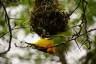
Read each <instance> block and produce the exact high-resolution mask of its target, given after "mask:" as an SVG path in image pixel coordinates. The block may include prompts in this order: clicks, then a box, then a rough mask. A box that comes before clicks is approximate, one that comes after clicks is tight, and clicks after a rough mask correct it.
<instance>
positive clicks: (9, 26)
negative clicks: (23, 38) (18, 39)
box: [0, 1, 12, 55]
mask: <svg viewBox="0 0 96 64" xmlns="http://www.w3.org/2000/svg"><path fill="white" fill-rule="evenodd" d="M0 3H1V5H2V7H3V9H4V12H5V16H6V18H5V19H7V25H8V29H9V33H10V38H9V47H8V49H7V50H5V51H3V52H1V53H0V55H2V54H6V53H7V52H8V51H10V49H11V41H12V30H11V25H10V18H9V16H8V14H7V11H6V8H5V5H4V4H3V2H1V1H0Z"/></svg>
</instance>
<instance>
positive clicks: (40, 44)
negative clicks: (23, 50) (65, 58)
mask: <svg viewBox="0 0 96 64" xmlns="http://www.w3.org/2000/svg"><path fill="white" fill-rule="evenodd" d="M33 44H34V45H35V47H36V48H37V49H38V50H40V51H43V52H46V53H50V54H54V53H55V52H56V48H54V47H53V46H54V43H53V42H52V41H50V40H47V39H44V38H40V40H38V41H37V42H35V43H33Z"/></svg>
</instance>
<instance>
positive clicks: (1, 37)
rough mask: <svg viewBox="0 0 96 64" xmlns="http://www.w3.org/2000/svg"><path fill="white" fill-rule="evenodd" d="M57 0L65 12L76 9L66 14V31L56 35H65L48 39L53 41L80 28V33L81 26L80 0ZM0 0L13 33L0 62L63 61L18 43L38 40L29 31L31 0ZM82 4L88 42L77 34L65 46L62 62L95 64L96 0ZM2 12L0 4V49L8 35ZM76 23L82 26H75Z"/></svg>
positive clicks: (58, 63)
mask: <svg viewBox="0 0 96 64" xmlns="http://www.w3.org/2000/svg"><path fill="white" fill-rule="evenodd" d="M58 1H59V7H60V8H61V9H64V11H65V12H67V13H70V12H72V11H74V10H75V9H76V10H75V11H74V12H73V13H72V14H71V15H70V19H69V21H68V26H69V30H68V31H67V32H64V33H63V34H60V35H64V36H66V37H63V38H62V39H63V40H62V39H61V37H60V38H58V37H53V39H52V40H53V41H54V42H56V44H60V43H62V42H64V41H65V40H66V39H68V38H69V37H71V36H72V35H73V34H75V33H76V34H77V33H78V32H80V31H79V30H80V29H81V28H82V32H81V33H83V30H84V29H85V28H84V26H82V13H83V12H82V2H80V0H58ZM84 1H85V0H84ZM1 2H3V4H4V6H5V7H6V11H7V13H8V16H9V19H10V24H11V28H12V35H13V36H12V43H11V49H10V51H8V52H7V53H6V54H5V55H0V64H63V63H62V62H61V61H60V59H59V56H58V55H51V54H48V53H44V52H41V51H38V50H37V49H32V48H31V47H26V44H25V43H22V42H29V43H34V42H36V41H38V40H39V39H40V36H38V35H37V34H36V33H35V32H32V31H30V22H29V20H30V16H31V11H32V10H33V7H34V4H35V0H1ZM86 3H87V7H86V19H87V23H86V24H87V30H89V31H88V34H87V35H88V39H89V40H90V41H91V43H88V42H86V40H85V39H86V37H85V35H84V36H80V37H78V39H77V40H76V41H71V42H70V43H68V45H65V46H64V55H65V59H66V60H65V62H66V63H65V64H96V31H95V30H96V0H86ZM79 5H81V6H79ZM77 7H78V8H77ZM5 14H6V13H5V12H4V9H3V7H2V4H1V3H0V52H3V51H4V50H7V48H8V44H9V43H8V42H9V38H10V36H9V35H10V33H9V31H8V26H7V22H6V19H5V18H6V16H5ZM79 24H80V26H82V27H79V26H77V25H79ZM92 29H93V30H92ZM89 40H88V41H89ZM77 43H78V44H77ZM16 45H17V46H16ZM19 46H21V47H25V48H21V47H19Z"/></svg>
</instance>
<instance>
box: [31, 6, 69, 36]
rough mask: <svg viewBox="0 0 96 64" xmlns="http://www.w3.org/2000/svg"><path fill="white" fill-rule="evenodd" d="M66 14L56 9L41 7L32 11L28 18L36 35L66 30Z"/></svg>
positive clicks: (52, 33) (53, 33)
mask: <svg viewBox="0 0 96 64" xmlns="http://www.w3.org/2000/svg"><path fill="white" fill-rule="evenodd" d="M67 15H68V14H65V13H64V12H60V11H57V9H54V8H50V7H49V8H46V10H45V8H44V7H41V8H38V9H36V10H34V11H33V12H32V16H31V19H30V22H31V26H32V29H33V31H35V32H36V33H37V34H38V35H40V36H41V35H43V36H46V35H56V34H57V33H60V32H64V31H66V28H67V27H68V26H67V23H68V16H67Z"/></svg>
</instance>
